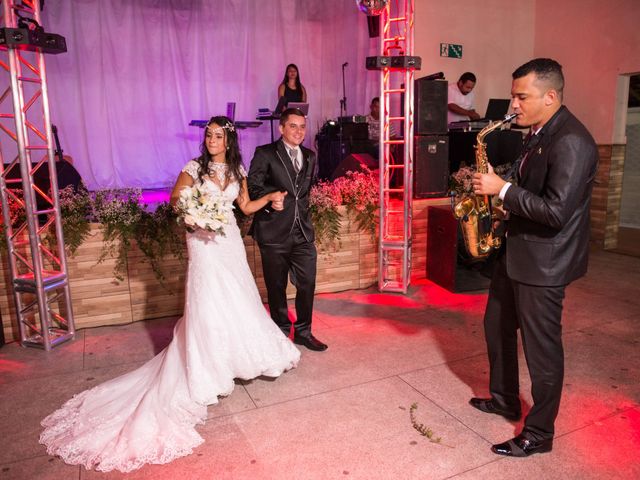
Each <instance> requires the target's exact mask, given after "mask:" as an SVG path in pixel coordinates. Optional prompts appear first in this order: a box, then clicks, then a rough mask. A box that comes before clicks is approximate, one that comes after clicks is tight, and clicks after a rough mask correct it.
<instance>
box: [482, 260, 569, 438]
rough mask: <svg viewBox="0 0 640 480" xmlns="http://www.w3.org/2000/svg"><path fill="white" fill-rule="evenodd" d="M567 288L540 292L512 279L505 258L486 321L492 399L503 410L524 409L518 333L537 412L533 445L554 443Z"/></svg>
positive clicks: (530, 421)
mask: <svg viewBox="0 0 640 480" xmlns="http://www.w3.org/2000/svg"><path fill="white" fill-rule="evenodd" d="M565 288H566V285H562V286H556V287H540V286H533V285H526V284H523V283H519V282H516V281H514V280H512V279H510V278H509V277H508V276H507V270H506V255H504V254H502V255H500V257H499V259H498V261H497V264H496V268H495V270H494V273H493V277H492V279H491V286H490V289H489V299H488V302H487V309H486V311H485V316H484V330H485V338H486V341H487V350H488V353H489V365H490V381H489V389H490V391H491V396H492V398H493V399H494V400H495V401H496V402H497V403H498V404H499V405H501V406H503V407H506V408H509V409H512V410H513V409H517V410H519V409H520V400H519V379H518V333H517V331H518V329H520V335H521V338H522V346H523V350H524V354H525V358H526V361H527V368H528V369H529V376H530V377H531V395H532V397H533V406H532V407H531V411H530V412H529V414H528V415H527V418H526V419H525V423H524V429H523V433H524V434H525V435H526V436H528V437H529V438H531V439H532V440H544V439H549V438H553V434H554V422H555V419H556V417H557V416H558V409H559V407H560V397H561V394H562V383H563V378H564V351H563V347H562V325H561V318H562V301H563V300H564V292H565Z"/></svg>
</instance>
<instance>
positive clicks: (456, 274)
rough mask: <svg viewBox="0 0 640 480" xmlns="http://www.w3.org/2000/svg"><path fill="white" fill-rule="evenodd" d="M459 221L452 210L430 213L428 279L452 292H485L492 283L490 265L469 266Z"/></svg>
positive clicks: (442, 208)
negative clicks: (463, 254) (464, 252)
mask: <svg viewBox="0 0 640 480" xmlns="http://www.w3.org/2000/svg"><path fill="white" fill-rule="evenodd" d="M458 231H459V228H458V220H456V218H455V217H454V216H453V212H452V211H451V207H448V206H432V207H429V208H428V210H427V278H428V279H429V280H431V281H432V282H434V283H437V284H438V285H440V286H441V287H444V288H446V289H447V290H449V291H451V292H465V291H472V290H485V289H487V288H489V284H490V282H491V280H490V278H491V272H490V270H491V269H490V263H489V262H488V261H485V262H477V263H469V262H466V261H465V260H464V259H463V258H462V256H461V254H460V250H461V248H462V247H461V245H462V239H460V238H459V234H458Z"/></svg>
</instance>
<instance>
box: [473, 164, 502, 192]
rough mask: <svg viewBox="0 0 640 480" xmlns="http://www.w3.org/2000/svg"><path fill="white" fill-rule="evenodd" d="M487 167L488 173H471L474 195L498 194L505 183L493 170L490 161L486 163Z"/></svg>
mask: <svg viewBox="0 0 640 480" xmlns="http://www.w3.org/2000/svg"><path fill="white" fill-rule="evenodd" d="M487 163H488V162H487ZM488 169H489V172H488V173H475V174H474V175H473V182H472V183H473V193H475V194H476V195H498V194H499V193H500V190H501V189H502V187H503V186H504V184H505V183H507V182H505V181H504V180H503V179H502V178H501V177H500V176H499V175H497V174H496V173H495V172H494V171H493V167H492V166H491V164H490V163H488Z"/></svg>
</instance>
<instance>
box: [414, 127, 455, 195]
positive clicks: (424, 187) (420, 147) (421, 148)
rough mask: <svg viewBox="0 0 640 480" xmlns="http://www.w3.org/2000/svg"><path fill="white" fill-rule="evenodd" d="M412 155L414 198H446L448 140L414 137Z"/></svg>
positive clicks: (422, 136)
mask: <svg viewBox="0 0 640 480" xmlns="http://www.w3.org/2000/svg"><path fill="white" fill-rule="evenodd" d="M413 147H414V155H413V196H414V198H431V197H446V196H447V193H448V191H449V138H448V137H447V136H446V135H416V137H415V139H414V144H413Z"/></svg>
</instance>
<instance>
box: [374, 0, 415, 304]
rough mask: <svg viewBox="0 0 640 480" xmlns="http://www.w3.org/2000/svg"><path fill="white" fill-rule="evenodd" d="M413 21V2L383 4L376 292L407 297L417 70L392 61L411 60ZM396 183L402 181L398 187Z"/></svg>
mask: <svg viewBox="0 0 640 480" xmlns="http://www.w3.org/2000/svg"><path fill="white" fill-rule="evenodd" d="M392 4H394V7H393V8H392ZM413 17H414V2H413V0H397V1H389V2H388V3H387V5H386V7H385V9H384V11H383V12H382V15H381V19H380V20H381V36H380V55H381V56H383V57H391V62H390V64H389V66H387V67H384V68H383V69H382V70H381V73H380V76H381V78H380V107H381V112H380V125H381V135H380V139H381V140H380V243H379V247H378V253H379V258H378V288H379V290H380V291H381V292H401V293H406V292H407V288H408V287H409V280H410V274H411V217H412V203H413V75H414V71H415V67H413V66H407V65H406V64H404V63H403V62H397V63H398V64H399V65H395V64H396V62H394V61H393V57H394V56H405V57H406V56H413ZM396 99H397V101H396ZM397 105H402V111H401V112H397V113H395V112H394V114H392V113H391V107H392V106H397ZM391 125H394V126H397V127H396V128H394V130H395V131H396V132H398V133H399V132H402V137H401V138H400V137H398V138H391V128H390V127H391ZM398 127H399V128H398ZM392 145H397V147H394V150H395V151H396V152H398V151H399V150H402V152H403V153H402V162H401V163H400V162H399V161H396V162H393V161H392V160H393V159H392V156H391V146H392ZM397 160H400V159H399V158H398V159H397ZM399 177H400V178H402V181H399ZM394 185H395V186H394Z"/></svg>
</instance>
